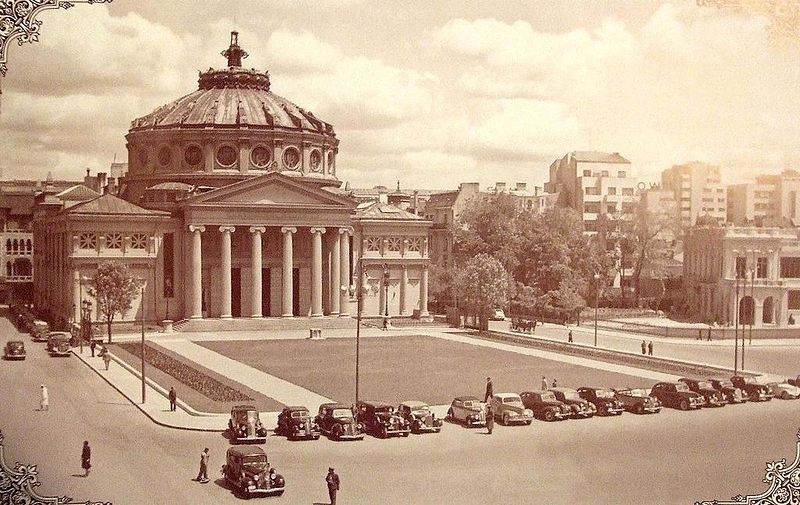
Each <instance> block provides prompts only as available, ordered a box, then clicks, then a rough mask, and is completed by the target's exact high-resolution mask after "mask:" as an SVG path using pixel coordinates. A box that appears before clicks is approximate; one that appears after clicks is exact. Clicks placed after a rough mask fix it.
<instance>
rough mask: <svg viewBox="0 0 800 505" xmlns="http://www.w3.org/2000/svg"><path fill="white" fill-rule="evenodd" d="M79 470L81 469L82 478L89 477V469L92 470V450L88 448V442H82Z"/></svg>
mask: <svg viewBox="0 0 800 505" xmlns="http://www.w3.org/2000/svg"><path fill="white" fill-rule="evenodd" d="M81 468H83V476H84V477H88V476H89V469H90V468H92V449H91V447H89V441H88V440H84V441H83V451H82V452H81Z"/></svg>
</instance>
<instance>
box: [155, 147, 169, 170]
mask: <svg viewBox="0 0 800 505" xmlns="http://www.w3.org/2000/svg"><path fill="white" fill-rule="evenodd" d="M170 162H172V151H171V150H170V148H169V146H161V148H160V149H159V150H158V164H159V165H161V166H162V167H166V166H169V164H170Z"/></svg>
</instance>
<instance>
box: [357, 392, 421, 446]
mask: <svg viewBox="0 0 800 505" xmlns="http://www.w3.org/2000/svg"><path fill="white" fill-rule="evenodd" d="M356 419H357V420H358V422H359V423H361V424H362V425H364V431H365V432H367V433H369V434H370V435H372V436H375V437H378V438H386V437H391V436H401V437H407V436H408V435H409V434H410V433H411V423H409V422H408V421H406V420H405V419H403V418H402V417H400V416H399V415H397V413H396V412H395V411H394V407H393V406H391V405H389V404H388V403H383V402H375V401H363V400H361V401H359V402H358V403H357V404H356Z"/></svg>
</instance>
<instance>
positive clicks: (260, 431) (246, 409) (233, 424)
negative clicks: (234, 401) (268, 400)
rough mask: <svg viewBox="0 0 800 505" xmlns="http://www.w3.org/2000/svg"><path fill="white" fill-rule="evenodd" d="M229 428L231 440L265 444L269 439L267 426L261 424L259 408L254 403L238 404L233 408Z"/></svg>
mask: <svg viewBox="0 0 800 505" xmlns="http://www.w3.org/2000/svg"><path fill="white" fill-rule="evenodd" d="M228 430H229V432H230V435H231V442H245V443H247V442H249V443H255V444H263V443H264V442H266V441H267V428H265V427H264V425H263V424H261V419H260V418H259V415H258V409H256V408H255V407H254V406H253V405H236V406H234V407H233V408H231V418H230V419H229V420H228Z"/></svg>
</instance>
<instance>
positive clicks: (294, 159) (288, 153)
mask: <svg viewBox="0 0 800 505" xmlns="http://www.w3.org/2000/svg"><path fill="white" fill-rule="evenodd" d="M283 166H284V167H286V168H288V169H289V170H297V169H299V168H300V151H298V150H297V148H296V147H287V148H286V149H284V151H283Z"/></svg>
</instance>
